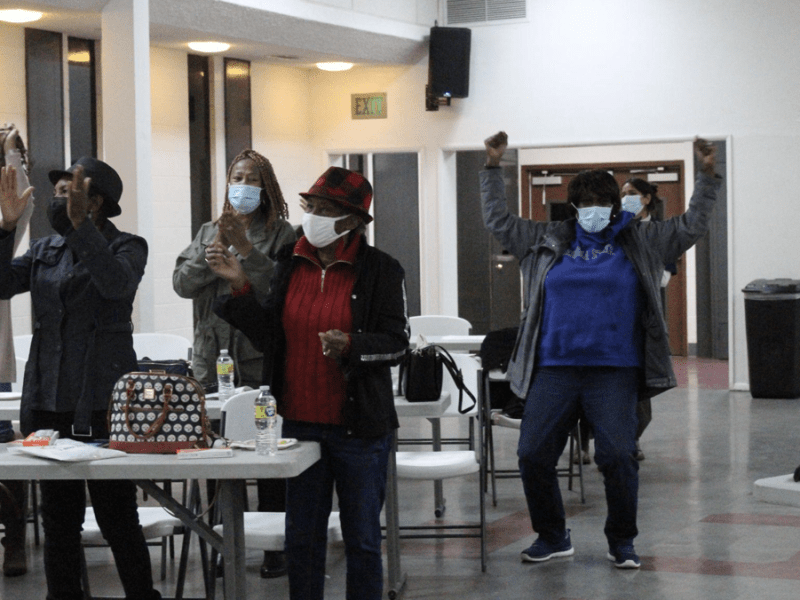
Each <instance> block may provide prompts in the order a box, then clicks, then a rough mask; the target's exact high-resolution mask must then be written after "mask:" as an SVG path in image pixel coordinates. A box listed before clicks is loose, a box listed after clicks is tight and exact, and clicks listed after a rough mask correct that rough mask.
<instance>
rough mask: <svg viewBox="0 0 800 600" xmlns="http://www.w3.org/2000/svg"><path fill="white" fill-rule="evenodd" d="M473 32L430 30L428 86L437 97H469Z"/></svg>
mask: <svg viewBox="0 0 800 600" xmlns="http://www.w3.org/2000/svg"><path fill="white" fill-rule="evenodd" d="M471 40H472V31H471V30H469V29H466V28H463V27H431V42H430V52H429V53H428V86H429V88H430V92H431V93H432V94H433V95H434V96H436V97H438V98H466V97H467V96H468V95H469V50H470V43H471Z"/></svg>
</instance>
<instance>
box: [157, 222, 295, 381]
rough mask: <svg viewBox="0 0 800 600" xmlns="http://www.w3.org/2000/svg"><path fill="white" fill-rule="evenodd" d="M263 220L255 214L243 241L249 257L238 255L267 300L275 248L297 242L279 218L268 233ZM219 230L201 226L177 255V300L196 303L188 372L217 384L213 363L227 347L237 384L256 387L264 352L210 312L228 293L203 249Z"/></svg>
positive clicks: (211, 225)
mask: <svg viewBox="0 0 800 600" xmlns="http://www.w3.org/2000/svg"><path fill="white" fill-rule="evenodd" d="M264 224H265V220H264V216H263V214H262V213H261V212H260V211H259V212H258V213H257V214H256V217H255V218H254V219H253V222H252V223H251V224H250V227H249V228H248V230H247V239H248V240H250V243H252V244H253V250H252V252H250V254H249V255H248V256H247V258H244V259H243V258H241V257H239V255H238V253H237V252H236V250H235V249H234V248H233V247H231V251H232V252H233V253H234V255H236V256H237V257H238V258H239V261H240V262H241V263H242V267H243V268H244V271H245V273H247V278H248V280H249V281H250V285H251V286H252V288H253V291H254V292H255V294H256V296H257V297H258V298H259V299H263V298H266V296H267V293H268V292H269V282H270V279H272V271H273V269H274V266H275V263H274V262H273V257H274V256H275V253H276V252H277V250H278V249H279V248H281V247H282V246H284V245H285V244H289V243H291V242H293V241H294V240H295V239H296V235H295V232H294V229H293V228H292V226H291V225H290V224H289V223H288V222H287V221H284V220H282V219H281V220H278V221H277V222H276V223H275V224H274V225H273V227H272V229H271V230H269V231H267V230H266V229H265V227H264ZM216 235H217V226H216V225H215V224H214V223H212V222H209V223H205V224H204V225H203V226H202V227H201V228H200V231H198V232H197V235H196V236H195V238H194V240H193V241H192V243H191V244H190V245H189V247H188V248H186V250H184V251H183V252H181V253H180V255H179V256H178V259H177V260H176V261H175V270H174V271H173V272H172V287H173V288H174V289H175V292H176V293H177V294H178V295H179V296H180V297H181V298H191V299H193V300H194V323H195V326H194V346H193V349H192V369H193V371H194V375H195V377H196V378H197V379H198V380H199V381H200V382H201V383H212V382H214V381H216V372H215V362H216V359H217V356H218V355H219V351H220V349H222V348H227V349H228V350H229V352H230V354H231V356H232V357H233V360H234V362H235V364H236V371H237V377H236V382H237V385H249V386H251V387H257V386H258V385H259V384H260V383H261V363H262V354H261V353H260V352H258V351H257V350H256V349H255V348H253V346H252V344H251V343H250V342H249V341H248V340H247V338H246V337H245V336H244V334H243V333H242V332H240V331H238V330H236V329H235V328H233V327H231V326H230V325H228V324H227V323H226V322H225V321H223V320H222V319H220V318H219V317H218V316H217V315H215V314H214V312H213V311H212V310H211V304H212V303H213V301H214V299H215V298H216V297H217V296H224V295H226V294H230V286H229V284H228V282H227V281H225V280H224V279H222V278H220V277H217V276H216V275H215V274H214V273H213V272H212V271H211V269H210V268H209V267H208V264H207V263H206V261H205V247H206V246H208V245H209V244H210V243H212V242H213V241H214V238H215V237H216Z"/></svg>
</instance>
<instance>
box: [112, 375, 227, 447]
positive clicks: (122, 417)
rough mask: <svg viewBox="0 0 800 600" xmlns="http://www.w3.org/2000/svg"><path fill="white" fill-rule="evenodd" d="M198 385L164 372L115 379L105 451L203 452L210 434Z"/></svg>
mask: <svg viewBox="0 0 800 600" xmlns="http://www.w3.org/2000/svg"><path fill="white" fill-rule="evenodd" d="M205 402H206V397H205V393H204V392H203V386H202V385H200V383H198V382H197V381H196V380H195V379H192V378H191V377H186V376H183V375H176V374H170V373H165V372H163V371H161V372H159V371H150V372H148V373H144V372H132V373H127V374H125V375H123V376H122V377H120V378H119V379H118V380H117V383H116V384H115V385H114V390H113V392H112V394H111V405H110V406H109V409H108V425H109V427H108V430H109V433H110V435H109V442H108V447H109V448H113V449H115V450H123V451H124V452H129V453H138V454H142V453H145V454H173V453H175V452H177V451H178V450H180V449H183V448H205V447H206V446H207V440H208V437H209V434H210V431H211V427H210V425H209V423H208V419H207V418H206V406H205Z"/></svg>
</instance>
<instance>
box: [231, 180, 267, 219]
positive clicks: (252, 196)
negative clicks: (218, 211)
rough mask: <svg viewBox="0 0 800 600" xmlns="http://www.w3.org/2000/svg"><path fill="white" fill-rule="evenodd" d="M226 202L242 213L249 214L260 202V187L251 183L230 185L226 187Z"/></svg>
mask: <svg viewBox="0 0 800 600" xmlns="http://www.w3.org/2000/svg"><path fill="white" fill-rule="evenodd" d="M228 202H230V203H231V206H232V207H233V208H234V209H235V210H236V212H238V213H241V214H243V215H249V214H250V213H251V212H253V211H254V210H255V209H257V208H258V206H259V204H261V188H260V187H255V186H252V185H238V184H237V185H231V186H229V187H228Z"/></svg>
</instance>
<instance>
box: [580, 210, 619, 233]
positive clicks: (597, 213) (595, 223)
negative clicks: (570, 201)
mask: <svg viewBox="0 0 800 600" xmlns="http://www.w3.org/2000/svg"><path fill="white" fill-rule="evenodd" d="M575 210H577V211H578V223H579V224H580V226H581V227H583V230H584V231H585V232H587V233H597V232H598V231H602V230H603V229H605V228H606V226H607V225H608V224H609V223H610V222H611V207H610V206H587V207H586V208H578V207H577V206H576V207H575Z"/></svg>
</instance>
